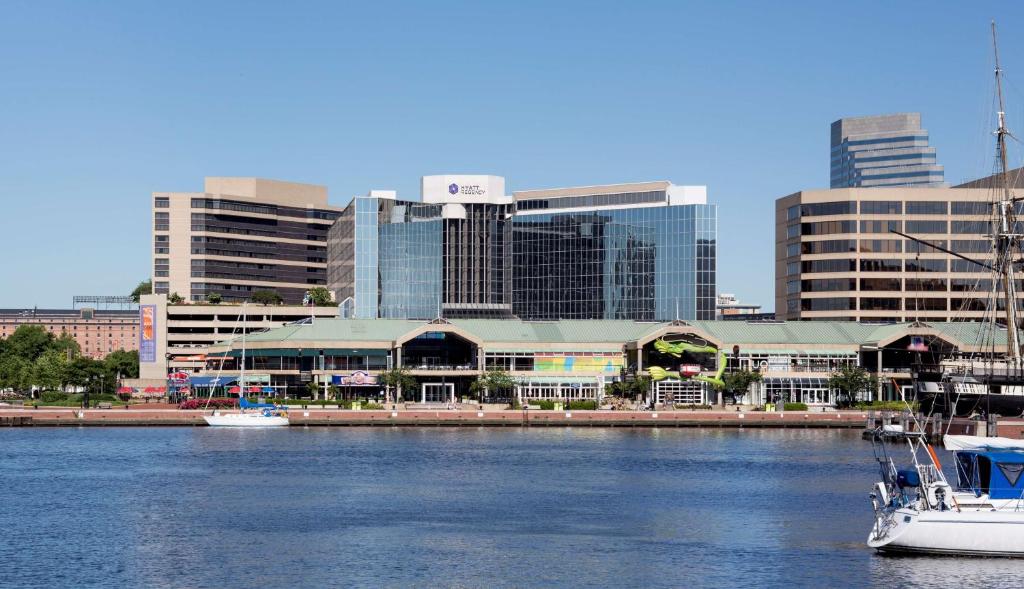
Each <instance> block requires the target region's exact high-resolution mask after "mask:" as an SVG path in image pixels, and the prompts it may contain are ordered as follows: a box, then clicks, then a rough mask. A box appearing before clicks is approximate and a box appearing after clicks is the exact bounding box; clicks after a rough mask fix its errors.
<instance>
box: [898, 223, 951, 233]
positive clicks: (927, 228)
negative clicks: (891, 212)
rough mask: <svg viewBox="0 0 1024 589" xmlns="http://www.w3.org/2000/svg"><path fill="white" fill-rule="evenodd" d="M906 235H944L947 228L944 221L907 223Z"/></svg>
mask: <svg viewBox="0 0 1024 589" xmlns="http://www.w3.org/2000/svg"><path fill="white" fill-rule="evenodd" d="M906 227H907V233H946V232H947V231H948V230H949V226H948V225H947V224H946V222H945V221H907V224H906Z"/></svg>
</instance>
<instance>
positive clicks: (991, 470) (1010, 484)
mask: <svg viewBox="0 0 1024 589" xmlns="http://www.w3.org/2000/svg"><path fill="white" fill-rule="evenodd" d="M1022 473H1024V452H1012V451H1006V452H995V451H973V450H972V451H960V452H956V474H957V479H958V482H959V485H960V490H961V491H971V492H973V493H974V494H975V496H979V497H980V496H981V495H988V496H989V498H990V499H1021V498H1024V477H1022V476H1021V474H1022Z"/></svg>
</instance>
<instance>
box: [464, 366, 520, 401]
mask: <svg viewBox="0 0 1024 589" xmlns="http://www.w3.org/2000/svg"><path fill="white" fill-rule="evenodd" d="M516 384H517V382H516V379H515V378H513V377H512V376H510V375H509V374H508V373H507V372H505V371H504V370H488V371H487V372H485V373H483V374H482V375H480V376H479V377H478V378H477V379H476V380H475V381H473V382H472V383H471V384H470V385H469V390H470V392H472V393H473V394H474V395H475V396H476V397H477V399H478V400H480V401H483V396H484V394H485V393H486V394H487V395H488V396H491V397H494V396H501V393H502V392H507V391H511V390H512V389H514V388H516Z"/></svg>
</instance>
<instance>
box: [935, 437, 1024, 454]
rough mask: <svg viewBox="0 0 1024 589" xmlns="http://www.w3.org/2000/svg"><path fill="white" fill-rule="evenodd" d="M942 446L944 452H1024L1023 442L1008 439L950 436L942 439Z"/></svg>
mask: <svg viewBox="0 0 1024 589" xmlns="http://www.w3.org/2000/svg"><path fill="white" fill-rule="evenodd" d="M942 444H943V445H944V446H945V447H946V450H950V451H958V450H982V451H986V450H988V451H991V450H1024V440H1012V439H1010V438H985V437H982V436H952V435H947V436H943V437H942Z"/></svg>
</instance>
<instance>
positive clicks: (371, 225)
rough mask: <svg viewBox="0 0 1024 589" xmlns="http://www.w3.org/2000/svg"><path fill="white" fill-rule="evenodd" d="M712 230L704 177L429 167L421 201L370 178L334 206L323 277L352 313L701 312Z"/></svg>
mask: <svg viewBox="0 0 1024 589" xmlns="http://www.w3.org/2000/svg"><path fill="white" fill-rule="evenodd" d="M716 239H717V209H716V207H715V206H714V205H708V204H707V202H706V190H705V189H704V188H703V187H685V186H673V185H672V184H671V183H669V182H648V183H638V184H624V185H609V186H591V187H581V188H566V189H556V190H538V191H524V192H516V193H515V194H514V195H506V194H505V182H504V179H503V178H500V177H496V176H426V177H424V178H423V180H422V200H421V201H404V200H398V199H397V197H396V195H395V193H394V192H388V191H374V192H371V193H370V194H369V195H367V196H365V197H356V198H355V199H354V200H353V202H352V203H351V204H350V205H349V206H348V207H347V208H346V209H345V210H344V211H343V212H342V213H341V216H340V217H339V219H338V221H337V222H336V223H335V224H334V226H333V227H332V228H331V230H330V232H329V235H328V249H329V252H330V256H329V258H330V263H329V264H328V277H329V280H328V284H329V287H330V288H331V289H332V290H334V291H335V293H336V297H337V300H338V301H339V302H340V303H341V306H342V314H343V316H345V317H355V318H378V317H379V318H418V319H424V318H432V317H449V318H457V317H467V318H469V317H472V318H487V317H490V318H509V317H512V316H517V317H520V318H525V319H537V320H550V319H636V320H648V321H651V320H656V319H665V320H670V319H674V318H677V317H678V318H682V319H695V318H700V319H711V318H713V317H714V297H715V271H716V268H715V257H716ZM349 309H350V310H351V312H349Z"/></svg>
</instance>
